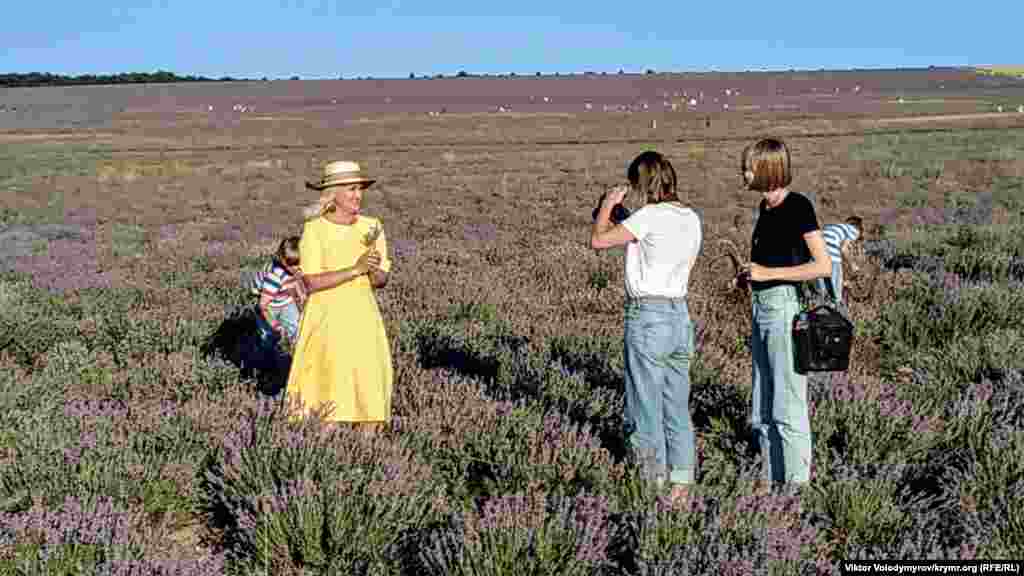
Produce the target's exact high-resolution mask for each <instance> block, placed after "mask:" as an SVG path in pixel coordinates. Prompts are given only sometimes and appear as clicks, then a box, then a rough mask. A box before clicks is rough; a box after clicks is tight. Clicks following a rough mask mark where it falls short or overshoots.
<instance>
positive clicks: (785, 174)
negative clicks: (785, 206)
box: [742, 138, 793, 192]
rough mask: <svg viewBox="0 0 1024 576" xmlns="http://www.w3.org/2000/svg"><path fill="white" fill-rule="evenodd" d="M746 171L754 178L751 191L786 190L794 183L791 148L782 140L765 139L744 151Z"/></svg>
mask: <svg viewBox="0 0 1024 576" xmlns="http://www.w3.org/2000/svg"><path fill="white" fill-rule="evenodd" d="M742 162H743V164H744V166H743V169H744V171H749V172H751V173H753V175H754V177H753V179H752V180H751V181H750V183H749V184H748V185H747V187H748V188H749V189H751V190H756V191H758V192H771V191H772V190H778V189H779V188H785V187H786V186H789V184H790V183H791V182H792V181H793V171H792V169H791V168H790V163H789V148H787V147H786V144H785V143H783V142H782V141H781V140H776V139H774V138H765V139H764V140H761V141H759V142H758V143H757V144H754V145H753V146H750V147H748V148H747V149H746V150H744V151H743V155H742Z"/></svg>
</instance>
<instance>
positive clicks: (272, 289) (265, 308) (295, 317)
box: [259, 236, 306, 345]
mask: <svg viewBox="0 0 1024 576" xmlns="http://www.w3.org/2000/svg"><path fill="white" fill-rule="evenodd" d="M301 274H302V269H301V268H300V262H299V237H298V236H291V237H289V238H285V239H284V240H282V241H281V244H280V245H279V246H278V248H277V252H276V253H275V254H274V257H273V258H272V259H271V260H270V262H269V263H268V264H267V267H266V268H264V270H263V272H262V274H261V279H262V281H261V283H260V300H259V309H260V318H259V319H260V322H259V328H260V332H261V334H260V336H261V337H263V338H264V339H267V340H269V341H272V342H276V341H277V340H287V341H288V343H289V344H291V345H294V344H295V340H296V339H297V338H298V336H299V319H300V317H301V315H302V312H301V306H302V305H303V304H304V302H305V296H306V291H305V289H304V286H303V284H302V281H301V278H300V276H301Z"/></svg>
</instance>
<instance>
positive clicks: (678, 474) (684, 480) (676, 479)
mask: <svg viewBox="0 0 1024 576" xmlns="http://www.w3.org/2000/svg"><path fill="white" fill-rule="evenodd" d="M668 481H669V484H693V470H692V469H687V468H674V469H673V470H672V471H671V472H670V473H669V475H668Z"/></svg>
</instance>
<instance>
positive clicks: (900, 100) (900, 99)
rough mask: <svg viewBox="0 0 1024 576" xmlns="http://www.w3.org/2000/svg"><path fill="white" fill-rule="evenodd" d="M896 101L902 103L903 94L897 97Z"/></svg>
mask: <svg viewBox="0 0 1024 576" xmlns="http://www.w3.org/2000/svg"><path fill="white" fill-rule="evenodd" d="M897 102H899V103H900V104H903V96H900V98H899V100H897Z"/></svg>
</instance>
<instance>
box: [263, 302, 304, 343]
mask: <svg viewBox="0 0 1024 576" xmlns="http://www.w3.org/2000/svg"><path fill="white" fill-rule="evenodd" d="M270 314H271V315H272V316H273V318H272V319H273V320H277V321H278V322H280V323H281V327H282V328H284V333H285V335H287V336H288V340H290V341H291V343H292V344H295V341H296V340H297V339H298V338H299V321H300V318H301V316H302V315H301V313H300V312H299V307H298V305H296V304H295V302H292V303H291V304H289V305H287V306H282V307H280V308H273V307H272V308H270ZM269 320H271V319H268V324H267V329H268V330H269V329H270V325H269Z"/></svg>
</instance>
